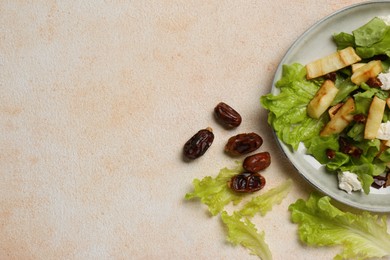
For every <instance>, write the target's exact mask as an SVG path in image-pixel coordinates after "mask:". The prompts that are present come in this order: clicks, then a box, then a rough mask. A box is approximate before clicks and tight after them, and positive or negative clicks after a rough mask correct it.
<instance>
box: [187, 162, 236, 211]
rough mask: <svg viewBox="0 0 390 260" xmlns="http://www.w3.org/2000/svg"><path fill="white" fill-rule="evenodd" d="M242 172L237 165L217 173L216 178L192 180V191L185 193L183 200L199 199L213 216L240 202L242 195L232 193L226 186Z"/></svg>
mask: <svg viewBox="0 0 390 260" xmlns="http://www.w3.org/2000/svg"><path fill="white" fill-rule="evenodd" d="M240 172H242V166H241V165H240V164H239V163H237V167H236V168H233V169H228V168H226V167H225V168H223V169H221V170H220V171H219V174H218V176H217V177H215V178H212V177H211V176H206V177H204V178H203V179H202V180H199V179H194V180H193V182H192V183H193V186H194V191H193V192H190V193H187V194H186V195H185V199H187V200H190V199H194V198H199V199H200V200H201V202H202V203H204V204H205V205H207V206H208V210H209V211H210V213H211V214H212V215H213V216H215V215H217V214H218V213H220V212H221V211H222V210H223V208H224V207H225V206H226V205H227V204H229V203H230V202H233V204H237V203H239V202H240V201H241V200H242V195H241V194H238V193H234V192H233V191H231V190H230V189H229V187H228V186H227V183H228V181H229V180H230V179H231V178H232V177H233V176H234V175H236V174H239V173H240Z"/></svg>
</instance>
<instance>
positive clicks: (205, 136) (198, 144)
mask: <svg viewBox="0 0 390 260" xmlns="http://www.w3.org/2000/svg"><path fill="white" fill-rule="evenodd" d="M212 131H213V130H212V129H211V128H209V127H208V128H206V129H202V130H200V131H198V132H197V133H196V134H195V135H194V136H193V137H191V138H190V139H189V140H188V141H187V142H186V143H185V145H184V149H183V153H184V156H185V157H186V158H188V159H196V158H199V157H200V156H202V155H203V154H204V153H205V152H206V151H207V149H209V147H210V146H211V144H212V143H213V141H214V134H213V132H212Z"/></svg>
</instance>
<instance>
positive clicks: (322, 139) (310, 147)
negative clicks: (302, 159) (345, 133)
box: [307, 135, 339, 164]
mask: <svg viewBox="0 0 390 260" xmlns="http://www.w3.org/2000/svg"><path fill="white" fill-rule="evenodd" d="M337 138H338V136H337V135H330V136H319V135H318V136H315V137H314V138H312V139H311V140H310V142H307V154H310V155H313V157H314V158H316V160H317V161H319V162H320V163H321V164H326V163H328V162H329V161H330V160H329V158H328V156H327V155H326V150H328V149H331V150H333V151H338V150H339V142H338V139H337Z"/></svg>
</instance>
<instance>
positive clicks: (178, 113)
mask: <svg viewBox="0 0 390 260" xmlns="http://www.w3.org/2000/svg"><path fill="white" fill-rule="evenodd" d="M357 2H360V1H352V0H343V1H340V0H327V1H316V0H300V1H291V0H279V1H256V0H253V1H238V0H237V1H233V0H231V1H207V0H196V1H188V0H185V1H184V0H165V1H163V0H162V1H121V0H117V1H115V0H114V1H103V0H101V1H77V2H76V1H50V0H46V1H45V0H41V1H22V0H17V1H5V0H2V1H0V88H1V89H0V259H256V258H255V257H253V256H250V255H249V254H248V251H246V250H245V249H243V248H241V247H232V246H231V245H229V244H227V243H226V242H225V237H226V233H225V230H224V229H223V226H222V224H221V222H220V220H219V218H218V217H214V218H211V217H210V216H209V215H208V214H207V211H206V208H205V207H204V205H201V204H200V203H199V202H198V201H193V202H192V201H191V202H185V201H184V200H183V197H184V195H185V193H186V192H189V191H191V188H192V186H191V182H192V179H194V178H203V177H204V176H206V175H212V176H215V175H216V174H217V173H218V171H219V169H220V168H222V167H225V166H229V167H230V166H233V165H234V162H233V160H232V159H231V158H229V157H227V156H226V155H225V154H224V153H223V152H222V150H223V146H224V144H225V142H226V140H227V138H228V137H230V136H232V135H234V134H237V133H239V132H247V131H255V132H258V133H259V134H261V135H262V136H263V138H264V140H265V142H264V145H263V146H262V147H261V148H260V150H262V151H269V152H270V153H271V155H272V159H273V160H272V165H271V166H270V168H268V169H267V171H266V172H265V173H264V174H265V176H266V178H267V181H268V184H267V186H266V188H267V189H269V188H272V187H274V186H276V185H277V184H279V183H281V182H282V181H283V180H285V179H287V178H292V179H294V187H293V190H292V192H291V193H290V195H289V197H288V198H287V199H286V200H284V201H283V203H282V204H281V205H279V206H276V207H275V208H274V210H273V211H272V212H270V213H269V214H268V215H267V216H266V217H263V218H262V217H255V218H254V219H253V221H254V222H255V224H256V225H257V227H258V229H259V230H264V231H265V233H266V241H267V243H268V244H269V246H270V248H271V250H272V253H273V255H274V259H330V258H332V257H333V256H334V255H335V254H336V252H338V248H330V249H327V248H325V249H324V248H320V249H313V248H307V247H305V246H302V245H301V244H300V243H299V242H298V239H297V235H296V226H295V225H293V224H291V223H290V220H289V213H288V211H287V207H288V205H289V204H290V203H292V202H294V201H295V200H296V199H298V198H301V197H302V198H306V197H307V195H308V194H309V192H310V191H312V188H311V187H310V186H309V185H308V184H306V183H305V182H304V181H303V179H302V178H301V177H300V176H299V174H298V173H297V172H296V171H295V169H294V168H293V167H292V166H291V165H290V164H289V162H288V161H287V160H286V159H285V158H284V155H283V154H282V153H281V151H280V150H279V148H278V147H277V145H276V142H275V140H274V138H273V135H272V132H271V130H270V128H269V127H268V126H267V124H266V113H265V111H264V109H262V108H261V107H260V104H259V97H260V96H261V95H263V94H266V93H268V92H269V91H270V88H271V81H272V78H273V74H274V72H275V70H276V67H277V65H278V63H279V61H280V60H281V58H282V56H283V54H284V53H285V52H286V51H287V48H288V47H289V46H290V45H291V44H292V42H293V41H294V40H295V39H296V38H297V37H298V36H299V35H300V34H301V33H303V32H304V31H305V30H306V29H308V28H309V26H311V25H312V24H313V23H314V22H316V21H318V20H319V19H321V18H323V17H324V16H326V15H328V14H330V13H332V12H334V11H336V10H338V9H340V8H343V7H345V6H348V5H350V4H354V3H357ZM219 101H225V102H227V103H229V104H231V105H232V106H233V107H235V108H236V109H237V110H238V111H239V112H240V113H241V114H242V116H243V124H242V125H241V126H240V128H239V129H236V130H232V131H227V130H225V129H223V128H222V127H220V126H219V125H218V124H217V123H216V122H215V121H214V119H213V116H212V109H213V108H214V106H215V105H216V104H217V103H218V102H219ZM207 126H211V127H212V128H214V133H215V136H216V137H215V141H214V143H213V145H212V147H211V148H210V149H209V151H208V152H207V153H206V154H205V156H204V157H202V158H201V159H199V160H196V161H194V162H191V163H185V162H184V161H183V160H182V158H181V151H182V146H183V144H184V143H185V141H187V139H188V138H189V137H191V136H192V135H193V134H194V133H195V132H196V131H198V130H199V129H201V128H204V127H207Z"/></svg>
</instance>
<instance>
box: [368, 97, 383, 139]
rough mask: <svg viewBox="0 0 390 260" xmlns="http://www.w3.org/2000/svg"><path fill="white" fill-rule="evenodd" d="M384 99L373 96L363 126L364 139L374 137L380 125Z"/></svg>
mask: <svg viewBox="0 0 390 260" xmlns="http://www.w3.org/2000/svg"><path fill="white" fill-rule="evenodd" d="M385 106H386V101H385V100H383V99H380V98H378V97H377V96H375V97H374V98H373V100H372V102H371V105H370V109H369V110H368V116H367V121H366V126H365V128H364V139H368V140H372V139H375V138H376V135H377V133H378V129H379V127H380V125H381V122H382V118H383V113H384V111H385Z"/></svg>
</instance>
